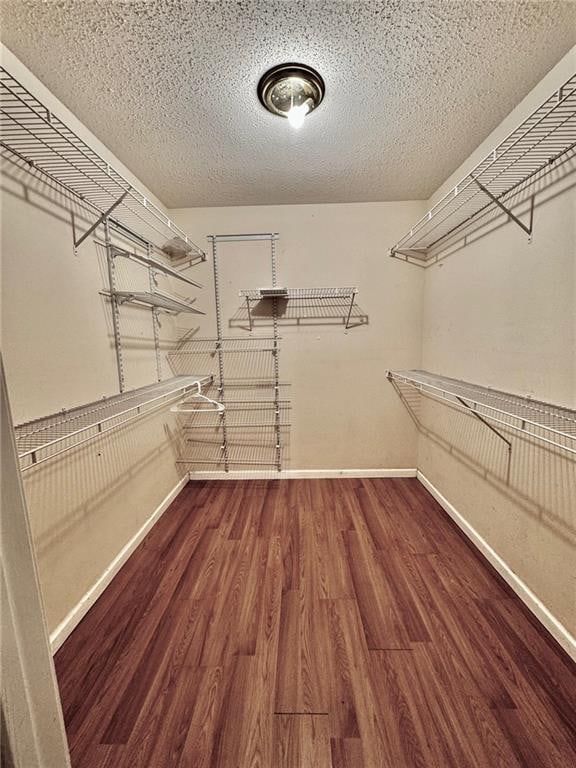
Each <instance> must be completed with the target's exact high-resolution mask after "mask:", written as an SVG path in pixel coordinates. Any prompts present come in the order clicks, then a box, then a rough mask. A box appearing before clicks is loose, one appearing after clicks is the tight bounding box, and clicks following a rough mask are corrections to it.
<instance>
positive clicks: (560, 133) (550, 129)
mask: <svg viewBox="0 0 576 768" xmlns="http://www.w3.org/2000/svg"><path fill="white" fill-rule="evenodd" d="M575 148H576V75H573V76H572V77H571V78H570V79H569V80H568V81H567V82H566V83H565V84H564V85H563V86H562V87H561V88H560V89H559V90H557V91H556V92H554V93H553V94H552V95H551V96H550V97H549V98H548V99H547V100H546V101H545V102H544V103H543V104H542V105H541V106H540V107H538V109H536V110H535V111H534V112H533V113H532V114H531V115H530V117H528V119H527V120H525V121H524V122H523V123H521V125H519V126H518V127H517V128H516V129H515V130H514V131H512V133H510V134H509V135H508V136H507V137H506V138H505V139H504V140H503V141H502V142H501V143H500V144H498V146H497V147H494V149H493V150H492V151H491V152H490V154H489V155H487V156H486V157H485V158H484V160H482V162H481V163H479V164H478V165H477V166H476V167H475V168H474V169H473V170H472V171H470V173H468V174H467V175H466V176H465V177H464V178H463V179H462V180H461V181H460V182H458V184H456V186H455V187H454V188H453V189H452V190H450V192H448V193H447V194H446V195H444V197H442V199H441V200H439V201H438V202H437V203H436V205H434V207H433V208H432V209H431V210H430V211H428V213H427V214H426V215H425V216H423V217H422V218H421V219H420V220H419V221H418V222H417V223H416V224H415V225H414V226H413V227H412V229H411V230H410V231H409V232H408V233H407V234H406V235H404V237H403V238H402V239H401V240H399V241H398V242H397V243H396V245H394V246H393V247H392V248H391V249H390V256H393V257H395V258H400V259H402V260H404V261H409V262H411V263H414V264H419V265H420V266H427V265H428V264H429V263H431V261H432V260H433V258H434V256H436V255H437V254H438V253H439V252H440V251H441V250H442V248H443V247H445V246H446V245H448V244H451V243H453V242H454V241H455V240H456V239H459V238H460V239H461V238H463V237H464V236H465V233H466V231H467V227H468V225H470V224H471V223H472V222H477V221H479V220H483V219H484V217H487V215H488V214H494V213H497V212H498V211H499V210H503V211H504V212H505V213H506V214H508V216H510V218H512V219H513V220H514V221H515V222H516V224H518V225H519V226H520V227H521V228H522V229H524V231H526V233H527V234H531V232H532V221H531V215H530V221H529V223H525V222H523V221H521V220H520V219H519V218H518V217H517V216H515V215H514V214H513V213H512V211H511V210H510V208H509V207H507V206H509V205H510V202H509V200H510V196H511V195H512V194H513V193H515V192H518V191H520V190H521V188H522V187H523V185H525V184H527V183H529V182H530V181H534V180H535V177H537V176H538V174H541V173H542V174H543V173H545V172H547V171H548V170H550V168H551V166H553V165H554V164H555V163H556V162H557V161H558V160H559V159H560V158H565V157H566V156H567V155H568V153H570V154H572V153H573V152H574V150H575Z"/></svg>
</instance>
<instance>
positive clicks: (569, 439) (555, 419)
mask: <svg viewBox="0 0 576 768" xmlns="http://www.w3.org/2000/svg"><path fill="white" fill-rule="evenodd" d="M388 378H389V379H390V381H393V382H397V383H399V384H407V385H410V386H412V387H415V388H416V389H418V390H419V391H420V392H423V393H424V394H426V395H428V396H430V397H433V398H435V399H437V400H443V401H446V402H448V403H450V404H451V405H453V406H455V407H457V408H459V409H461V410H465V411H466V412H468V413H472V414H473V415H475V416H478V417H482V419H487V420H489V421H490V422H493V423H497V424H500V425H502V426H504V427H506V428H507V429H510V430H513V431H514V432H520V433H523V434H525V435H528V436H530V437H532V438H535V439H537V440H540V441H543V442H545V443H547V444H548V445H553V446H555V447H556V448H561V449H562V450H564V451H568V452H569V453H572V454H575V455H576V411H575V410H572V409H570V408H564V407H562V406H558V405H552V404H550V403H545V402H542V401H540V400H533V399H532V398H530V397H521V396H520V395H513V394H510V393H509V392H501V391H500V390H497V389H491V388H489V387H482V386H480V385H478V384H470V383H469V382H466V381H460V380H459V379H451V378H448V377H446V376H439V375H436V374H432V373H428V372H426V371H418V370H413V371H412V370H411V371H389V372H388Z"/></svg>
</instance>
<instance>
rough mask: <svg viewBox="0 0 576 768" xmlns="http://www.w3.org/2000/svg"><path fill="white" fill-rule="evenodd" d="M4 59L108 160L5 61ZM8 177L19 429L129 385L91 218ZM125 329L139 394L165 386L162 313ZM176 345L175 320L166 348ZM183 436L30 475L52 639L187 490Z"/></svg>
mask: <svg viewBox="0 0 576 768" xmlns="http://www.w3.org/2000/svg"><path fill="white" fill-rule="evenodd" d="M2 58H3V62H4V63H5V65H6V66H7V67H9V69H10V71H11V72H13V74H14V75H15V76H17V77H18V78H19V79H20V81H21V82H22V83H23V84H24V85H28V87H29V88H30V89H31V90H33V92H34V93H36V94H37V95H38V96H39V98H42V99H43V100H44V102H45V103H46V104H47V105H48V106H50V107H51V108H52V109H53V111H54V112H55V113H56V114H57V115H58V116H60V117H62V118H64V119H66V120H68V121H69V122H70V123H71V124H74V126H75V128H76V130H77V131H79V133H80V134H81V135H83V136H84V137H85V139H86V140H87V141H88V142H90V143H91V144H92V145H93V146H95V147H97V148H99V149H100V151H102V153H103V154H104V155H105V156H106V155H107V150H106V149H105V148H102V147H101V146H99V144H98V142H97V140H96V139H94V137H92V136H91V134H89V132H88V131H86V129H84V128H83V127H82V126H81V125H80V124H78V122H77V121H76V120H75V118H73V116H70V115H69V113H67V110H65V109H64V108H63V107H62V105H60V104H59V103H58V102H57V101H56V100H55V99H54V98H53V97H52V96H51V95H50V94H49V93H48V92H46V91H45V89H43V87H42V86H41V84H40V83H38V81H37V80H36V78H34V77H33V76H32V75H31V73H29V72H28V71H27V70H25V68H23V67H22V65H21V64H20V63H19V62H17V61H16V60H15V59H14V57H12V56H11V55H10V54H9V52H7V51H6V50H5V49H3V50H2ZM108 156H109V153H108ZM111 159H113V158H111ZM117 165H118V166H120V164H117ZM120 167H121V166H120ZM2 170H3V175H2V181H1V184H2V189H1V191H2V218H1V223H2V240H1V246H2V251H1V253H2V315H1V317H2V348H3V354H4V361H5V366H6V376H7V382H8V388H9V392H10V397H11V403H12V409H13V415H14V422H15V423H16V424H18V423H22V422H24V421H27V420H30V419H34V418H37V417H40V416H45V415H48V414H49V413H53V412H55V411H59V410H61V409H62V408H70V407H73V406H75V405H80V404H83V403H88V402H91V401H93V400H97V399H99V398H101V397H103V396H109V395H113V394H116V393H117V392H118V378H117V372H116V359H115V353H114V344H113V336H112V325H111V315H110V307H109V304H108V301H107V300H106V299H105V298H104V297H102V296H101V295H100V293H99V292H100V291H101V290H102V289H104V288H107V278H106V265H105V253H104V249H103V247H102V245H101V244H99V243H98V242H97V241H95V239H94V238H88V239H87V240H86V241H85V242H84V243H83V244H82V245H81V246H80V248H79V249H78V253H77V254H75V253H74V249H73V240H72V227H71V212H72V211H73V212H74V213H75V215H76V222H77V225H78V226H83V225H84V226H85V225H86V224H87V220H86V219H85V218H84V220H82V217H83V216H84V217H85V211H83V210H82V209H81V208H79V207H78V206H75V205H72V204H71V203H70V202H69V201H67V200H66V199H65V198H64V197H63V196H62V194H61V193H60V192H55V191H54V189H52V188H50V187H48V186H47V185H46V184H44V183H42V182H41V181H39V180H38V179H37V178H35V177H34V176H31V175H30V174H29V173H27V172H25V171H23V170H22V169H19V168H18V167H16V166H15V165H14V164H12V163H6V164H5V165H4V166H3V169H2ZM118 273H119V278H118V282H119V287H124V286H125V287H126V288H130V289H138V288H140V289H144V290H146V289H148V274H147V272H146V270H144V269H142V268H140V267H137V266H135V265H132V264H130V263H129V262H126V261H125V260H119V261H118ZM161 287H163V288H165V289H167V288H168V286H167V284H166V283H164V284H162V285H161ZM174 288H176V286H172V289H174ZM201 300H202V299H200V301H201ZM121 329H122V338H123V347H124V351H125V370H126V386H127V388H129V389H130V388H134V387H138V386H143V385H146V384H151V383H153V382H154V381H156V364H155V355H154V349H153V342H152V322H151V314H150V312H149V311H148V310H142V309H137V308H134V307H125V308H124V307H123V308H122V309H121ZM175 333H176V326H175V322H174V321H173V320H171V319H170V318H168V316H166V315H164V316H163V319H162V332H161V334H162V340H163V344H164V345H165V346H167V345H168V344H169V343H171V341H172V340H173V339H174V336H175ZM163 375H164V378H167V377H168V376H169V375H170V371H169V369H168V367H167V365H166V364H165V362H164V370H163ZM175 430H176V424H175V420H174V417H173V415H172V414H170V412H169V411H168V410H167V409H163V410H161V411H159V412H157V413H155V414H154V415H149V416H147V417H145V418H142V419H140V420H138V421H136V422H134V423H133V424H132V425H131V426H130V427H129V428H123V429H121V430H118V431H117V432H115V433H114V434H112V435H109V436H107V437H106V438H101V439H100V440H95V441H92V442H90V443H88V444H87V445H86V446H84V447H83V448H81V449H79V450H75V451H72V452H70V453H68V454H64V455H63V456H62V457H60V458H59V459H56V460H53V461H50V462H47V463H45V464H43V465H41V466H39V467H38V468H37V469H35V470H30V471H29V472H26V473H25V474H24V476H23V477H24V487H25V492H26V497H27V501H28V506H29V511H30V522H31V528H32V533H33V537H34V543H35V546H36V552H37V556H38V567H39V576H40V582H41V586H42V593H43V598H44V602H45V608H46V614H47V621H48V627H49V630H50V631H51V632H52V631H53V630H54V629H55V628H56V627H57V626H58V624H59V623H60V622H61V621H62V620H63V619H64V618H65V617H66V615H67V614H68V613H69V611H71V610H72V609H73V608H74V607H75V606H76V605H77V604H78V602H79V601H80V600H81V599H82V597H83V596H84V595H85V593H86V592H87V591H88V590H89V589H90V588H91V587H93V585H94V584H95V582H96V581H97V580H98V579H99V578H100V577H101V575H102V574H103V573H104V571H105V570H106V569H107V568H108V566H109V565H110V563H111V562H112V561H113V559H114V558H115V557H116V555H117V554H118V553H119V552H120V551H121V550H122V548H123V547H124V545H125V544H126V543H127V542H128V541H129V540H130V539H131V538H132V537H133V536H134V535H135V533H136V532H137V531H138V530H139V529H140V528H141V526H142V525H143V523H144V522H145V521H146V520H147V519H148V518H149V517H150V515H151V514H152V513H153V512H154V510H155V509H156V507H157V506H158V505H159V504H160V502H161V501H162V500H163V499H164V498H165V496H166V495H167V494H168V493H169V492H170V491H171V490H172V489H173V488H174V487H175V485H176V483H177V482H178V480H179V476H180V473H179V471H177V469H176V465H175V463H174V458H175V452H176V448H175Z"/></svg>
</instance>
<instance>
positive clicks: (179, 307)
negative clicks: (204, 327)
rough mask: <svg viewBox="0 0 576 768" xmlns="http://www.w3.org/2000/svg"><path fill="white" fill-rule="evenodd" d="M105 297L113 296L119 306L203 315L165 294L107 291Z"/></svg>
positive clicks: (199, 311) (190, 306) (198, 310)
mask: <svg viewBox="0 0 576 768" xmlns="http://www.w3.org/2000/svg"><path fill="white" fill-rule="evenodd" d="M103 293H104V294H105V295H106V296H115V297H116V300H117V301H118V303H119V304H142V305H144V306H146V307H155V308H156V309H163V310H165V311H166V312H175V313H180V312H193V313H194V314H196V315H204V314H205V312H202V311H201V310H200V309H196V308H195V307H193V306H192V305H191V304H188V303H187V302H185V301H181V300H180V299H176V298H175V297H174V296H168V295H167V294H165V293H160V292H157V293H151V292H148V291H114V292H113V293H110V292H109V291H104V292H103Z"/></svg>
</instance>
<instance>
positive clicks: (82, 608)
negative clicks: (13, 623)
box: [50, 475, 188, 654]
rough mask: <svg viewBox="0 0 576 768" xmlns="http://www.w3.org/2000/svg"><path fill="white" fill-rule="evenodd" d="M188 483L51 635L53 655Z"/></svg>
mask: <svg viewBox="0 0 576 768" xmlns="http://www.w3.org/2000/svg"><path fill="white" fill-rule="evenodd" d="M187 483H188V475H184V477H183V478H182V479H181V480H179V481H178V483H177V484H176V485H175V486H174V488H173V489H172V490H171V491H170V493H169V494H168V495H167V496H166V498H165V499H163V500H162V501H161V502H160V504H159V505H158V506H157V507H156V509H155V510H154V512H153V513H152V514H151V515H150V517H149V518H148V519H147V520H146V522H145V523H144V525H143V526H142V527H141V528H140V529H139V530H138V531H137V532H136V533H135V534H134V536H133V537H132V538H131V539H130V541H129V542H128V543H127V544H126V545H125V546H124V547H123V548H122V549H121V550H120V552H119V553H118V554H117V555H116V557H115V558H114V560H112V562H111V563H110V565H109V566H108V567H107V568H106V570H105V571H104V573H103V574H102V575H101V576H100V578H99V579H98V581H97V582H96V583H95V584H94V585H93V586H92V587H90V589H89V590H88V592H86V594H85V595H84V596H83V597H82V599H81V600H80V602H79V603H78V604H77V605H76V606H74V608H73V609H72V610H71V611H70V613H69V614H68V615H67V616H66V618H65V619H64V620H63V621H61V622H60V624H59V625H58V626H57V627H56V629H55V630H54V632H52V633H51V634H50V647H51V648H52V653H53V654H54V653H56V651H57V650H58V648H60V646H61V645H62V643H63V642H64V641H65V640H66V638H67V637H69V635H70V634H71V633H72V631H73V630H74V629H75V627H77V626H78V624H79V623H80V621H81V620H82V619H83V618H84V616H85V615H86V614H87V613H88V610H89V609H90V608H91V607H92V606H93V605H94V603H95V602H96V600H97V599H98V598H99V597H100V595H101V594H102V592H104V590H105V589H106V587H107V586H108V585H109V584H110V582H111V581H112V579H113V578H114V576H116V574H117V573H118V571H119V570H120V568H122V566H123V565H124V563H125V562H126V560H128V558H129V557H130V555H131V554H132V553H133V552H134V550H135V549H136V547H137V546H138V545H139V544H140V542H141V541H142V540H143V539H144V537H145V536H146V534H147V533H148V532H149V531H150V529H151V528H152V526H153V525H154V524H155V523H156V522H157V521H158V520H159V519H160V517H161V516H162V515H163V514H164V512H165V511H166V510H167V509H168V507H169V506H170V504H171V503H172V502H173V501H174V499H175V498H176V496H178V494H179V493H180V491H181V490H182V489H183V488H184V486H185V485H186V484H187Z"/></svg>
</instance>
